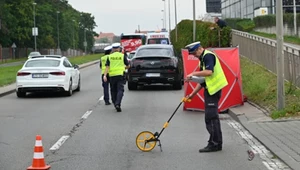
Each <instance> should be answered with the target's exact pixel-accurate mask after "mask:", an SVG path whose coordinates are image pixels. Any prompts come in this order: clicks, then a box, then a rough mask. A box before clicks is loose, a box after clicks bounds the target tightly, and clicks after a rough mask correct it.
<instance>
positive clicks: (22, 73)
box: [17, 72, 30, 76]
mask: <svg viewBox="0 0 300 170" xmlns="http://www.w3.org/2000/svg"><path fill="white" fill-rule="evenodd" d="M28 75H30V73H28V72H18V73H17V76H28Z"/></svg>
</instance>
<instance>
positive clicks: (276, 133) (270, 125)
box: [229, 102, 300, 170]
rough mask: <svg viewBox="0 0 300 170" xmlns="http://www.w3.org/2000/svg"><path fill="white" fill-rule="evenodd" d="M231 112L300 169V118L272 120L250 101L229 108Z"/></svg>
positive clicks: (278, 153)
mask: <svg viewBox="0 0 300 170" xmlns="http://www.w3.org/2000/svg"><path fill="white" fill-rule="evenodd" d="M229 114H230V115H231V116H232V117H233V118H234V119H236V120H237V121H238V122H240V124H242V125H243V126H244V128H246V129H247V130H248V131H249V132H250V133H251V134H252V135H253V136H254V137H255V138H256V139H257V140H259V141H260V142H261V143H262V144H263V145H264V146H265V147H266V148H268V149H269V150H270V151H271V152H273V154H274V155H276V156H277V157H278V158H279V159H281V160H282V161H283V162H285V163H286V164H287V165H288V166H290V168H292V169H295V170H296V169H300V119H296V118H289V119H280V120H272V119H271V118H270V117H269V116H267V112H266V111H264V110H263V109H261V108H259V107H257V106H255V105H253V104H250V103H248V102H246V103H245V104H244V106H239V107H236V108H231V109H229ZM254 152H255V150H254ZM255 153H257V152H255Z"/></svg>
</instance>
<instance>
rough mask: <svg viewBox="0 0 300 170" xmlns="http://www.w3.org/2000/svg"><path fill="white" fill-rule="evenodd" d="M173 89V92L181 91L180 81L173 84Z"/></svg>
mask: <svg viewBox="0 0 300 170" xmlns="http://www.w3.org/2000/svg"><path fill="white" fill-rule="evenodd" d="M173 88H174V89H175V90H181V89H182V82H181V81H178V82H176V83H174V84H173Z"/></svg>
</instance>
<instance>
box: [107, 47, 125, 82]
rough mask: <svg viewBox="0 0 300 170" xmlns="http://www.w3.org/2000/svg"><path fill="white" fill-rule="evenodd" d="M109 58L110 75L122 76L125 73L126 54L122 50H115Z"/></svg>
mask: <svg viewBox="0 0 300 170" xmlns="http://www.w3.org/2000/svg"><path fill="white" fill-rule="evenodd" d="M108 58H109V62H110V65H109V72H108V74H109V76H110V77H112V76H121V75H123V74H124V71H125V65H124V54H122V53H120V52H114V53H112V54H110V55H109V56H108Z"/></svg>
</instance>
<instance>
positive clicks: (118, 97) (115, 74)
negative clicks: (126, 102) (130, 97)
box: [103, 43, 129, 112]
mask: <svg viewBox="0 0 300 170" xmlns="http://www.w3.org/2000/svg"><path fill="white" fill-rule="evenodd" d="M120 45H121V44H120V43H114V44H112V53H111V54H110V55H109V57H108V59H107V61H106V70H105V73H104V77H103V79H104V81H107V73H108V74H109V77H110V90H111V98H112V102H113V104H114V106H115V108H116V110H117V112H121V111H122V110H121V101H122V98H123V95H124V71H125V69H128V68H129V63H128V60H127V58H126V57H124V54H122V53H121V52H120Z"/></svg>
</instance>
